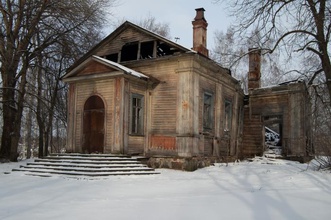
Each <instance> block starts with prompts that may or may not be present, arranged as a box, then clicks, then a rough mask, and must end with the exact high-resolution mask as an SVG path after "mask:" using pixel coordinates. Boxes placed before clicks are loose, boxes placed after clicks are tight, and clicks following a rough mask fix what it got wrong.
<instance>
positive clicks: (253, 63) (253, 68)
mask: <svg viewBox="0 0 331 220" xmlns="http://www.w3.org/2000/svg"><path fill="white" fill-rule="evenodd" d="M248 58H249V68H248V89H257V88H260V87H261V49H258V48H249V49H248Z"/></svg>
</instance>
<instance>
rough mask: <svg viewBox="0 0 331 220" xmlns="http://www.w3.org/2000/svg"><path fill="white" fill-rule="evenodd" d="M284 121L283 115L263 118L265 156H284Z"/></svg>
mask: <svg viewBox="0 0 331 220" xmlns="http://www.w3.org/2000/svg"><path fill="white" fill-rule="evenodd" d="M282 121H283V117H282V116H281V115H276V116H264V117H263V125H264V126H263V127H264V144H265V154H268V155H270V156H271V155H273V156H275V157H277V156H282V155H284V153H285V152H284V149H283V146H282V136H283V134H282V133H283V122H282Z"/></svg>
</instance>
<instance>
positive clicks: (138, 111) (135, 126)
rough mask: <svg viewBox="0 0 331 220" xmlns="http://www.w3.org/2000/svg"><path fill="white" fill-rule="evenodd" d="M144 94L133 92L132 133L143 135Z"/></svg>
mask: <svg viewBox="0 0 331 220" xmlns="http://www.w3.org/2000/svg"><path fill="white" fill-rule="evenodd" d="M143 106H144V96H143V95H140V94H131V121H130V122H131V125H130V133H131V134H136V135H142V134H143V133H144V126H143V124H144V120H143V118H144V111H143V110H144V108H143Z"/></svg>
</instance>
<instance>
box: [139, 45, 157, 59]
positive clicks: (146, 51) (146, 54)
mask: <svg viewBox="0 0 331 220" xmlns="http://www.w3.org/2000/svg"><path fill="white" fill-rule="evenodd" d="M153 51H154V41H148V42H142V43H141V46H140V59H149V58H153Z"/></svg>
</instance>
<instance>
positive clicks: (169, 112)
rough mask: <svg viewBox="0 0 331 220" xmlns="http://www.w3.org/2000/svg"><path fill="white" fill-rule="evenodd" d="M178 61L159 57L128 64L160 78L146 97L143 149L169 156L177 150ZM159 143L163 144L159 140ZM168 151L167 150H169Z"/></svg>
mask: <svg viewBox="0 0 331 220" xmlns="http://www.w3.org/2000/svg"><path fill="white" fill-rule="evenodd" d="M176 67H177V60H176V59H170V60H168V59H166V58H160V59H158V60H153V61H151V60H144V61H142V63H140V64H139V65H136V66H135V65H134V66H131V68H134V69H135V70H137V71H140V72H142V73H145V74H147V75H149V76H152V77H154V78H156V79H158V80H159V81H160V83H159V84H158V85H157V86H156V87H155V88H152V89H151V88H149V89H148V92H146V96H145V101H146V102H145V106H146V113H145V116H146V135H148V136H147V137H146V143H145V144H146V145H147V148H146V151H148V152H155V153H156V154H160V152H162V151H163V153H162V154H165V155H168V154H173V152H172V151H176V150H177V148H176V141H174V140H175V139H176V115H177V94H178V90H177V85H178V75H177V74H176ZM161 142H162V143H161ZM169 151H170V152H169Z"/></svg>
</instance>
